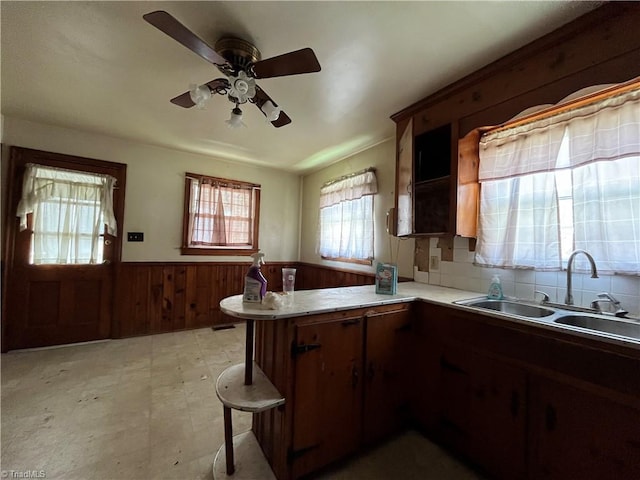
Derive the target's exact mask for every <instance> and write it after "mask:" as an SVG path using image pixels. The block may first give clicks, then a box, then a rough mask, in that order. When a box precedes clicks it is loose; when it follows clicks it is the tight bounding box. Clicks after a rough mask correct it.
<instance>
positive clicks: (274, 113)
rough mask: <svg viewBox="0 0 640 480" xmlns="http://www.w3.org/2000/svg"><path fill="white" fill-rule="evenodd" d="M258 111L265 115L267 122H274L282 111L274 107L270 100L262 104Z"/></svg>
mask: <svg viewBox="0 0 640 480" xmlns="http://www.w3.org/2000/svg"><path fill="white" fill-rule="evenodd" d="M260 110H262V113H264V114H265V116H266V117H267V121H269V122H275V121H276V120H277V119H278V118H279V117H280V112H281V111H282V109H281V108H280V107H278V106H277V105H274V103H273V102H272V101H271V100H267V101H266V102H264V104H263V105H262V107H260Z"/></svg>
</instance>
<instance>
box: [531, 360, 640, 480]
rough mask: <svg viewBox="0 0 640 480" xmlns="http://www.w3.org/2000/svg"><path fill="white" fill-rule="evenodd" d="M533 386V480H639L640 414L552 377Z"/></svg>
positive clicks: (535, 382)
mask: <svg viewBox="0 0 640 480" xmlns="http://www.w3.org/2000/svg"><path fill="white" fill-rule="evenodd" d="M630 373H631V372H630ZM634 374H637V372H635V373H634ZM531 383H532V391H531V452H530V455H531V459H530V464H531V467H532V469H531V470H532V471H531V478H536V479H547V478H548V479H555V478H558V479H566V478H580V479H582V480H587V479H603V478H620V479H622V478H625V479H631V478H640V410H638V409H636V408H631V407H630V406H628V405H624V404H622V403H620V402H617V401H615V400H613V399H611V398H606V397H605V396H603V395H602V394H598V393H595V392H592V391H589V390H586V389H583V388H578V387H576V386H573V385H569V384H567V383H565V382H561V381H555V380H552V379H549V378H544V377H540V376H533V377H532V382H531Z"/></svg>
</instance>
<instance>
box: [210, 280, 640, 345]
mask: <svg viewBox="0 0 640 480" xmlns="http://www.w3.org/2000/svg"><path fill="white" fill-rule="evenodd" d="M482 296H483V295H482V294H481V293H478V292H470V291H465V290H458V289H455V288H448V287H440V286H435V285H427V284H424V283H418V282H401V283H399V284H398V293H397V294H395V295H383V294H376V293H375V286H374V285H362V286H356V287H338V288H324V289H318V290H299V291H296V292H295V293H294V295H293V298H292V299H291V301H289V302H287V303H286V304H285V305H283V306H282V307H280V308H278V309H268V308H266V307H265V306H264V305H262V304H254V303H243V302H242V295H235V296H233V297H227V298H225V299H224V300H222V301H221V302H220V309H221V310H222V312H223V313H225V314H227V315H229V316H232V317H237V318H243V319H247V320H278V319H284V318H291V317H299V316H303V315H314V314H319V313H328V312H336V311H339V310H350V309H355V308H366V307H375V306H379V305H388V304H394V303H405V302H412V301H426V302H429V303H434V304H440V305H446V306H448V307H452V308H456V309H459V310H464V311H468V312H469V311H470V312H482V314H483V315H485V316H491V317H495V318H499V319H504V320H508V321H511V322H517V323H523V324H528V325H536V326H539V327H541V328H545V329H550V330H556V331H564V332H567V331H570V332H571V333H573V334H575V335H578V336H581V337H586V338H591V339H600V340H602V341H604V342H607V343H613V344H617V345H624V346H629V347H632V348H634V349H638V350H640V340H638V339H634V338H629V337H622V336H619V335H613V334H608V333H604V332H599V331H593V330H585V329H581V328H578V327H573V326H570V325H560V324H557V323H554V322H550V321H549V320H544V318H529V317H521V316H518V315H513V314H506V313H502V312H498V311H495V310H488V309H479V308H477V307H469V306H466V305H459V304H456V303H454V302H457V301H461V300H466V299H470V298H478V297H482Z"/></svg>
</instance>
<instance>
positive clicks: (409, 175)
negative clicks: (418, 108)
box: [396, 119, 413, 237]
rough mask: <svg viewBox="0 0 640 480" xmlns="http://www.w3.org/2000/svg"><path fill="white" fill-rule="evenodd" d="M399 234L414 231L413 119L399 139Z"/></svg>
mask: <svg viewBox="0 0 640 480" xmlns="http://www.w3.org/2000/svg"><path fill="white" fill-rule="evenodd" d="M396 215H397V222H398V223H397V225H398V228H397V235H398V236H399V237H402V236H405V235H410V234H412V233H413V119H411V120H409V122H408V123H407V126H406V127H405V128H404V130H403V131H402V135H401V136H400V138H399V139H398V159H397V165H396Z"/></svg>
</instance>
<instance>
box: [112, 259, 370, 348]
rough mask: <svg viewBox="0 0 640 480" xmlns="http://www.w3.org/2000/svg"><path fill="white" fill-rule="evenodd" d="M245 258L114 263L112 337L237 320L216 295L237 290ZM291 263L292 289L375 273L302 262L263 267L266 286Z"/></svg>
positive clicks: (346, 282) (365, 281)
mask: <svg viewBox="0 0 640 480" xmlns="http://www.w3.org/2000/svg"><path fill="white" fill-rule="evenodd" d="M248 267H249V264H248V263H247V262H237V263H236V262H233V263H227V262H215V263H208V262H207V263H204V262H194V263H181V262H175V263H164V262H152V263H146V262H145V263H140V262H123V263H120V264H119V265H118V267H117V273H116V293H115V308H114V313H115V315H114V323H113V325H112V332H113V333H112V336H113V337H114V338H121V337H131V336H136V335H147V334H153V333H165V332H173V331H178V330H186V329H192V328H202V327H210V326H220V325H225V324H229V323H233V322H236V321H237V319H234V318H231V317H228V316H226V315H224V314H223V313H222V312H221V311H220V300H222V299H223V298H226V297H229V296H231V295H238V294H241V293H242V290H243V288H244V276H245V274H246V272H247V269H248ZM283 267H293V268H296V269H297V272H296V290H308V289H315V288H331V287H347V286H354V285H372V284H373V283H374V282H375V275H374V274H373V273H368V272H356V271H352V270H344V269H336V268H332V267H326V266H323V265H314V264H310V263H302V262H269V263H267V264H266V265H264V266H263V267H262V273H263V274H264V276H265V277H266V279H267V282H268V286H267V289H268V290H271V291H279V290H282V268H283Z"/></svg>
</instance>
